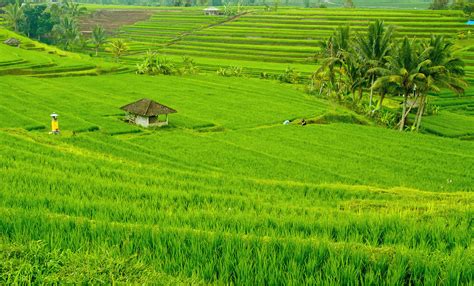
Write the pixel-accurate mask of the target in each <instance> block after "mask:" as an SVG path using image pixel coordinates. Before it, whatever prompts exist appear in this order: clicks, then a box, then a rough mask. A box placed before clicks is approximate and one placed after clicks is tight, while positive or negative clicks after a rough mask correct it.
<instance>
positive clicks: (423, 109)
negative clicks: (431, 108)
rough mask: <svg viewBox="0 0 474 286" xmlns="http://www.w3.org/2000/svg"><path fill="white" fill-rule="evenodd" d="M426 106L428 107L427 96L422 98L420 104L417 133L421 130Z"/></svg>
mask: <svg viewBox="0 0 474 286" xmlns="http://www.w3.org/2000/svg"><path fill="white" fill-rule="evenodd" d="M425 106H426V95H425V96H422V97H421V102H420V107H419V108H418V112H419V114H418V118H417V121H416V131H417V132H418V130H420V125H421V118H422V117H423V113H424V112H425Z"/></svg>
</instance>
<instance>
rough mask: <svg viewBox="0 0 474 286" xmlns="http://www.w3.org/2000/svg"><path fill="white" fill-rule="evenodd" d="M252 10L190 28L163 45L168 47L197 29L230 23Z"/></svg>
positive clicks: (197, 30)
mask: <svg viewBox="0 0 474 286" xmlns="http://www.w3.org/2000/svg"><path fill="white" fill-rule="evenodd" d="M250 13H252V12H243V13H240V14H238V15H235V16H232V17H229V18H227V19H224V20H223V21H221V22H218V23H214V24H210V25H207V26H205V27H200V28H197V29H194V30H191V31H188V32H184V33H182V34H180V35H178V36H177V37H176V38H174V39H173V40H171V41H169V42H168V43H166V44H164V46H163V47H164V48H165V47H169V46H172V45H174V44H176V43H177V42H179V41H181V40H182V39H183V38H184V37H186V36H189V35H191V34H193V33H196V32H199V31H202V30H205V29H209V28H212V27H217V26H221V25H224V24H227V23H230V22H232V21H235V20H237V19H239V18H240V17H242V16H244V15H247V14H250Z"/></svg>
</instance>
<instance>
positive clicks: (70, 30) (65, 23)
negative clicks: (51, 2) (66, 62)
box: [53, 16, 80, 50]
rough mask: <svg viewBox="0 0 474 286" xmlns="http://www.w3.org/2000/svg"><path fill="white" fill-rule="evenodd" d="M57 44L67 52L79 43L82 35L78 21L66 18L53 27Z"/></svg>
mask: <svg viewBox="0 0 474 286" xmlns="http://www.w3.org/2000/svg"><path fill="white" fill-rule="evenodd" d="M53 33H54V34H55V38H56V42H57V43H58V44H59V45H60V46H61V47H62V48H63V49H65V50H72V49H73V47H74V45H75V44H76V43H77V42H78V41H79V38H80V33H79V28H78V26H77V23H76V21H75V20H74V19H73V18H71V17H69V16H65V17H64V18H62V19H61V20H60V22H59V24H56V25H55V26H54V27H53Z"/></svg>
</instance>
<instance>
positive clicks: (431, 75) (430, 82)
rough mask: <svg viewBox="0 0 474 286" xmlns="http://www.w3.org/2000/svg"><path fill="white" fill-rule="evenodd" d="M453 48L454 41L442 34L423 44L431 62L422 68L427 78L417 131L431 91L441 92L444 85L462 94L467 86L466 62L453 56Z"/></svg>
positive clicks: (419, 108) (417, 119)
mask: <svg viewBox="0 0 474 286" xmlns="http://www.w3.org/2000/svg"><path fill="white" fill-rule="evenodd" d="M452 48H453V43H451V42H449V41H446V40H445V39H444V37H443V36H441V35H436V36H435V35H432V36H431V38H430V40H429V41H427V42H425V43H424V44H423V49H424V51H425V52H424V56H425V59H426V60H429V62H430V64H429V65H428V66H424V67H423V69H422V72H423V73H424V74H425V76H426V78H427V79H426V81H425V82H424V85H422V86H421V90H420V101H419V107H418V112H417V114H416V117H415V122H414V124H413V128H414V129H416V131H418V130H419V128H420V124H421V119H422V117H423V113H424V111H425V106H426V99H427V95H428V93H429V92H439V91H440V89H441V88H443V87H444V88H449V89H451V90H452V91H454V92H455V93H458V94H460V93H463V92H464V88H465V87H466V86H467V83H466V82H465V81H464V80H463V76H464V62H463V61H462V60H461V59H459V58H456V57H453V55H452Z"/></svg>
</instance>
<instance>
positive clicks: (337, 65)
mask: <svg viewBox="0 0 474 286" xmlns="http://www.w3.org/2000/svg"><path fill="white" fill-rule="evenodd" d="M350 43H351V37H350V29H349V27H348V26H347V27H338V28H337V29H336V30H335V31H334V33H333V35H332V36H331V37H329V39H328V40H327V41H324V42H320V43H319V45H320V48H321V50H320V54H321V55H322V56H323V57H324V59H323V64H322V65H321V67H320V68H319V69H318V70H317V71H316V72H315V73H314V76H313V79H316V80H320V81H321V79H325V78H326V79H327V80H325V81H323V82H322V85H321V86H326V87H327V89H328V94H331V93H332V89H333V88H335V91H336V93H337V96H338V98H339V99H341V95H340V92H341V89H342V86H343V76H344V72H345V70H344V69H343V68H342V67H343V65H344V59H345V57H346V56H348V53H347V51H348V50H349V49H350ZM320 93H321V92H320Z"/></svg>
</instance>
